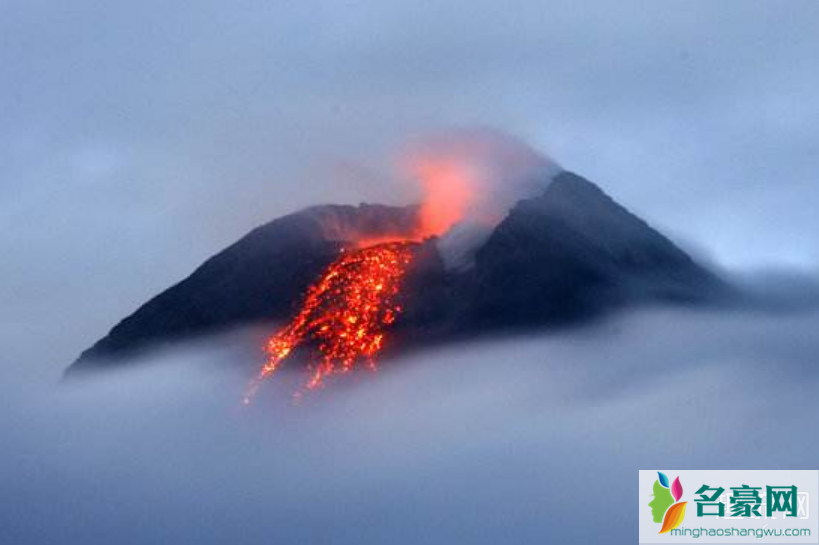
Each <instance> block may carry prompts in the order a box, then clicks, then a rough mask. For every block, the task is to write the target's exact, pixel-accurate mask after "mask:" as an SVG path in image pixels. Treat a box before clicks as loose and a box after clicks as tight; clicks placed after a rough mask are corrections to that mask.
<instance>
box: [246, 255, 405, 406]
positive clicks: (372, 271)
mask: <svg viewBox="0 0 819 545" xmlns="http://www.w3.org/2000/svg"><path fill="white" fill-rule="evenodd" d="M412 249H413V243H411V242H389V243H385V244H378V245H374V246H369V247H365V248H358V249H353V250H342V254H341V256H340V257H339V258H338V259H337V260H336V261H335V262H333V263H332V264H331V265H330V266H329V267H327V269H326V270H325V272H324V275H323V276H322V277H321V279H319V280H318V281H317V282H316V283H315V284H313V285H312V286H311V287H310V288H309V290H308V291H307V295H306V297H305V299H304V302H303V303H302V306H301V310H300V311H299V313H298V314H297V315H296V317H295V318H293V320H292V321H291V322H290V323H288V324H287V325H286V326H285V327H284V328H283V329H282V330H280V331H279V332H277V333H276V334H275V335H273V336H272V337H270V339H268V341H267V347H266V351H267V355H268V359H267V363H266V364H265V365H264V366H263V367H262V369H261V371H260V372H259V374H258V375H257V376H256V378H255V379H254V380H253V381H252V382H251V383H250V385H249V386H248V389H247V392H246V394H245V397H244V403H245V404H248V403H250V401H251V399H252V397H253V395H254V394H255V393H256V391H257V390H258V388H259V386H260V385H261V383H262V381H264V379H266V378H267V377H270V376H271V375H273V374H274V373H275V372H276V371H277V370H279V369H280V367H281V364H282V362H283V361H284V360H285V359H287V357H288V356H290V355H291V354H292V353H293V351H294V350H295V349H296V348H297V347H298V346H300V345H309V347H310V349H311V350H313V352H314V356H313V360H312V362H311V364H310V378H309V379H308V381H307V383H306V384H305V388H306V389H307V390H314V389H316V388H319V387H321V386H322V385H323V384H324V380H325V378H327V377H329V376H331V375H334V374H340V373H347V372H349V371H351V370H353V369H354V368H355V367H356V366H357V364H359V363H362V364H363V365H365V366H366V367H369V368H370V369H373V370H374V369H375V368H376V362H375V356H376V354H377V353H378V352H379V351H380V350H381V348H382V347H383V344H384V336H385V332H386V330H387V328H388V327H389V326H390V325H391V324H392V323H393V322H394V321H395V320H396V317H397V316H398V314H399V313H400V312H401V306H400V305H399V304H398V303H397V302H396V296H397V295H398V293H399V290H400V285H401V281H402V279H403V277H404V274H405V272H406V269H407V265H409V263H410V261H411V259H412ZM296 395H297V396H299V395H301V392H297V393H296Z"/></svg>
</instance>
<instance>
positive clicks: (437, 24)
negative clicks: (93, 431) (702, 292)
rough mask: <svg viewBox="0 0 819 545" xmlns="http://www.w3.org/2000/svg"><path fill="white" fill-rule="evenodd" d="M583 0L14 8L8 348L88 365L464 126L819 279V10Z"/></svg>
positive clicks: (741, 262)
mask: <svg viewBox="0 0 819 545" xmlns="http://www.w3.org/2000/svg"><path fill="white" fill-rule="evenodd" d="M580 4H581V3H579V2H576V1H572V2H565V3H558V2H548V3H547V2H540V1H529V2H514V3H513V2H485V1H480V0H478V1H475V0H472V1H470V2H468V3H465V2H459V3H452V4H432V3H423V7H420V6H421V5H422V3H419V2H417V1H415V0H413V1H404V0H399V1H390V2H369V3H364V2H310V1H299V2H288V3H285V2H269V1H264V0H251V1H234V2H219V3H217V2H207V1H201V2H197V3H195V5H194V4H191V3H189V2H181V1H178V0H161V1H144V2H129V3H126V2H112V1H110V0H99V1H92V0H74V1H72V2H46V1H40V0H21V1H16V0H2V1H1V2H0V82H2V85H0V119H2V122H0V252H2V255H3V259H2V260H0V277H2V285H1V286H0V302H2V308H3V310H2V311H0V324H2V325H3V329H4V339H3V340H4V341H9V342H17V340H19V339H23V340H25V341H26V342H25V344H26V345H27V347H26V349H27V350H30V343H29V342H27V341H28V340H30V339H32V338H39V339H46V340H47V343H46V344H48V346H49V347H50V348H49V350H48V351H45V349H42V350H41V352H40V353H39V355H40V356H43V357H47V358H51V356H52V355H53V354H60V355H61V356H60V357H59V358H58V357H56V356H54V358H53V359H54V363H53V365H57V363H59V364H60V365H64V364H65V363H67V362H66V361H63V360H64V357H65V354H71V355H72V356H71V357H73V355H74V353H75V352H76V351H77V350H79V349H81V348H84V347H86V346H87V345H88V344H89V343H90V342H91V341H92V340H93V339H94V338H97V337H99V336H100V334H102V333H104V331H106V330H107V329H108V328H109V327H110V326H111V325H112V324H113V323H115V322H116V321H117V320H118V319H120V318H121V317H122V316H123V315H125V314H127V313H128V312H130V311H131V310H133V309H134V307H135V306H137V305H138V304H139V303H141V302H143V301H144V300H145V299H147V298H148V297H150V296H151V295H153V294H155V293H156V292H158V291H159V290H161V289H164V288H165V287H167V286H168V285H169V284H171V283H173V282H175V281H177V280H179V279H180V278H182V277H184V276H185V275H187V274H188V273H189V272H190V271H191V270H192V269H193V268H194V267H195V266H196V265H198V264H199V263H200V262H201V261H202V260H203V259H205V258H206V257H208V256H209V255H211V254H212V253H214V252H215V251H217V250H219V249H221V248H222V247H224V246H225V245H227V244H229V243H231V242H232V241H234V240H235V239H236V238H238V237H239V236H241V235H242V234H244V233H245V232H246V231H247V230H249V229H250V228H252V227H253V226H255V225H257V224H259V223H262V222H264V221H267V220H269V219H271V218H273V217H275V216H278V215H281V214H283V213H286V212H289V211H292V210H295V209H297V208H300V207H302V206H305V205H308V204H313V203H320V202H327V201H337V202H352V203H357V202H359V201H365V200H366V201H389V202H399V201H402V200H405V199H408V198H411V194H410V193H409V192H408V191H407V190H406V188H405V187H403V186H400V185H396V184H395V183H394V181H392V180H391V178H390V175H389V174H390V171H389V164H390V161H391V158H392V157H393V156H394V154H395V153H396V152H397V150H400V149H401V148H402V146H403V145H405V143H406V142H407V141H409V140H412V139H413V138H417V137H419V136H422V135H424V134H428V133H434V132H435V131H437V130H441V129H448V128H452V127H462V126H476V125H479V126H490V127H495V128H497V129H500V130H503V131H506V132H509V133H511V134H513V135H515V136H517V137H519V138H521V139H523V140H525V141H527V142H529V143H530V144H531V145H532V146H534V147H535V148H537V149H539V150H541V151H542V152H544V153H546V154H548V155H550V156H552V157H554V158H555V159H556V160H557V161H559V162H560V163H561V164H562V165H564V166H565V167H567V168H569V169H571V170H574V171H576V172H578V173H580V174H582V175H584V176H586V177H588V178H590V179H592V180H593V181H595V182H597V183H598V184H599V185H601V186H602V187H603V188H604V189H605V190H606V191H607V192H609V193H610V194H611V195H612V196H614V197H615V198H616V199H618V200H619V201H620V202H622V203H623V204H625V205H626V206H628V207H630V208H631V209H632V210H634V211H635V212H637V213H638V214H640V215H641V216H643V217H644V218H646V219H647V220H649V222H650V223H652V224H653V225H655V226H657V227H659V228H660V229H662V230H664V231H665V232H667V233H668V234H670V235H671V236H672V237H673V238H674V239H675V240H677V241H679V242H681V243H682V244H683V245H685V246H686V247H689V248H695V249H696V250H697V251H698V252H699V253H701V254H703V255H704V256H707V257H708V259H710V260H713V261H715V262H717V263H719V264H720V265H722V266H726V267H729V268H758V267H769V266H778V267H792V268H798V269H802V270H806V271H814V272H815V271H817V270H819V228H817V227H819V220H817V219H816V211H817V210H819V180H817V172H819V92H817V88H819V69H818V67H819V65H818V64H817V62H818V61H817V60H818V59H819V32H817V29H819V2H815V1H806V2H796V1H792V2H787V3H784V2H764V3H763V2H751V1H742V2H719V3H715V2H641V3H628V2H616V3H615V2H605V3H603V2H601V3H599V4H597V5H595V3H589V2H584V3H582V4H583V7H580ZM69 317H71V319H69ZM6 337H7V338H6ZM19 342H20V344H21V345H22V344H23V342H24V341H19ZM7 346H8V343H7ZM21 350H22V349H21ZM15 354H16V352H15V351H14V348H12V349H11V355H12V356H14V355H15ZM7 355H8V352H7ZM20 355H22V352H20ZM60 358H63V359H62V360H61V359H60ZM58 360H59V361H58ZM49 361H51V360H49ZM50 365H52V364H51V363H50Z"/></svg>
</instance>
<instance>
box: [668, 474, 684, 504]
mask: <svg viewBox="0 0 819 545" xmlns="http://www.w3.org/2000/svg"><path fill="white" fill-rule="evenodd" d="M682 492H683V491H682V485H681V484H680V478H679V477H677V478H676V479H674V484H672V485H671V495H672V496H674V501H680V498H682Z"/></svg>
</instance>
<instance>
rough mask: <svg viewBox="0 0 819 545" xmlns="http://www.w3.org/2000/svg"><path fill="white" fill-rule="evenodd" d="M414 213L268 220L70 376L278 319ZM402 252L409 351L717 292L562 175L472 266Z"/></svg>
mask: <svg viewBox="0 0 819 545" xmlns="http://www.w3.org/2000/svg"><path fill="white" fill-rule="evenodd" d="M417 214H418V207H415V206H406V207H394V206H386V205H378V204H361V205H359V206H348V205H326V206H316V207H311V208H307V209H305V210H303V211H301V212H297V213H295V214H290V215H288V216H284V217H282V218H279V219H276V220H273V221H271V222H269V223H267V224H265V225H263V226H261V227H259V228H257V229H254V230H253V231H251V232H250V233H249V234H248V235H246V236H245V237H243V238H241V239H240V240H239V241H238V242H236V243H235V244H233V245H231V246H229V247H228V248H226V249H225V250H223V251H222V252H219V253H218V254H216V255H215V256H213V257H212V258H210V259H208V260H207V261H206V262H205V263H203V264H202V265H201V266H200V267H199V268H197V269H196V270H195V271H194V272H193V273H192V274H191V275H190V276H189V277H188V278H186V279H185V280H183V281H181V282H179V283H178V284H176V285H175V286H172V287H171V288H168V289H167V290H165V291H164V292H162V293H160V294H159V295H157V296H156V297H154V298H153V299H151V300H150V301H148V302H147V303H145V304H144V305H143V306H142V307H140V308H139V309H138V310H137V311H136V312H134V313H133V314H132V315H130V316H128V317H127V318H125V319H124V320H122V322H120V323H119V324H117V325H116V326H115V327H114V328H113V329H112V330H111V332H110V333H109V334H108V335H107V336H105V337H104V338H102V339H101V340H100V341H98V342H97V343H96V344H95V345H94V346H93V347H92V348H90V349H89V350H87V351H86V352H84V353H83V354H82V355H81V356H80V358H79V359H78V361H77V362H75V363H74V364H73V365H72V366H71V367H70V370H71V371H77V370H83V369H92V368H99V367H100V366H102V365H106V366H107V364H106V362H112V361H121V360H124V359H125V358H126V357H127V356H129V355H132V354H134V353H136V352H137V351H140V350H143V349H146V348H150V347H153V346H156V345H161V344H167V343H170V342H175V341H178V340H181V339H185V338H189V337H193V336H198V335H203V334H207V333H211V332H216V331H220V330H225V329H228V328H232V327H236V326H240V325H243V324H249V323H257V322H268V321H276V320H285V319H287V318H288V317H290V316H292V315H293V312H294V309H295V308H296V307H297V305H298V303H299V302H300V301H301V299H302V297H303V294H304V293H305V291H306V290H307V288H308V286H309V285H310V284H311V283H312V282H313V281H315V280H316V279H317V278H318V277H319V276H320V275H321V274H322V271H324V270H325V268H326V267H328V266H329V265H330V263H332V262H333V261H334V260H335V259H336V258H337V257H338V255H339V252H340V251H341V249H342V248H343V247H345V246H347V245H348V244H349V243H350V242H354V241H357V240H360V239H362V238H363V239H369V238H372V239H379V238H389V237H390V236H394V235H401V234H406V233H409V232H412V230H413V227H414V226H415V224H416V222H417ZM412 252H413V254H414V256H415V257H414V259H413V264H412V266H411V268H410V270H409V271H408V276H407V278H406V279H405V288H404V289H403V293H402V298H403V300H404V302H405V304H404V307H405V312H404V314H403V316H402V318H401V320H398V321H397V322H396V324H395V327H394V330H395V331H394V334H395V335H396V336H398V337H399V338H400V339H403V340H404V341H406V342H414V343H422V342H425V341H431V340H433V339H434V340H435V341H441V340H445V339H447V338H449V337H451V336H453V335H457V336H464V335H474V334H478V333H479V332H481V331H485V330H487V329H508V328H520V327H537V326H543V325H547V324H550V323H559V322H565V321H570V320H577V319H579V318H582V317H584V316H590V315H593V314H595V313H598V312H600V311H603V310H605V309H609V308H614V307H618V306H623V305H628V304H635V303H640V302H643V301H647V300H652V299H655V300H656V299H663V300H674V301H684V302H686V303H694V302H702V301H706V300H710V299H713V297H714V296H715V294H718V293H719V292H720V290H721V288H722V284H721V283H720V282H719V281H718V280H717V279H716V278H715V277H714V276H713V275H711V273H709V272H708V271H706V270H705V269H703V268H702V267H700V266H699V265H697V264H696V263H695V262H694V261H693V260H692V259H691V258H690V257H689V256H688V255H687V254H685V252H683V251H682V250H680V249H679V248H677V246H675V245H674V244H673V243H672V242H671V241H670V240H668V239H667V238H666V237H664V236H663V235H662V234H660V233H659V232H657V231H656V230H654V229H652V228H651V227H650V226H648V225H647V224H646V223H645V222H644V221H643V220H641V219H640V218H638V217H637V216H635V215H634V214H632V213H631V212H629V211H628V210H627V209H626V208H624V207H623V206H621V205H619V204H618V203H617V202H615V201H614V200H613V199H612V198H611V197H609V196H608V195H607V194H606V193H604V192H603V191H602V190H601V189H600V188H598V187H597V186H596V185H595V184H593V183H592V182H590V181H588V180H586V179H584V178H582V177H581V176H578V175H576V174H573V173H571V172H562V173H560V174H558V175H557V176H555V177H554V179H553V181H552V182H551V183H550V184H549V185H548V186H547V187H546V189H545V190H544V191H543V192H542V194H540V195H538V196H536V197H533V198H529V199H524V200H522V201H520V202H518V203H517V204H516V205H515V206H514V207H513V208H512V210H511V211H510V212H509V214H508V215H507V216H506V217H505V218H504V219H503V220H502V221H501V222H500V223H499V224H498V225H497V227H496V228H495V229H494V230H493V231H492V232H491V234H490V235H489V236H488V238H486V239H485V241H483V242H482V243H481V245H480V246H479V248H478V249H477V250H476V252H475V254H474V265H473V266H472V267H470V268H468V269H465V270H464V269H456V270H449V269H447V268H446V267H444V262H443V259H442V258H441V255H440V253H439V252H438V250H437V244H436V240H435V239H430V240H427V241H426V242H424V243H421V244H415V245H414V246H413V249H412ZM398 344H401V343H398Z"/></svg>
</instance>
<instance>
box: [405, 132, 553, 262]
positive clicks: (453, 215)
mask: <svg viewBox="0 0 819 545" xmlns="http://www.w3.org/2000/svg"><path fill="white" fill-rule="evenodd" d="M402 163H403V168H404V169H405V170H406V171H407V173H408V174H409V175H410V176H412V177H413V178H414V180H416V181H417V182H420V185H421V186H422V197H421V208H420V213H419V215H420V223H421V227H420V229H421V232H422V233H423V234H432V235H439V236H440V238H439V240H438V241H437V246H438V249H439V251H440V253H441V256H442V258H443V260H444V263H445V265H446V266H447V267H448V268H456V269H462V268H467V267H469V266H470V265H471V264H472V258H473V254H474V252H475V250H477V248H478V247H479V246H480V245H481V244H482V243H483V242H484V241H485V240H486V239H487V238H488V237H489V235H490V234H491V232H492V230H493V229H494V228H495V227H496V226H497V224H498V223H500V221H501V220H502V219H503V218H504V217H505V216H506V215H507V213H508V212H509V210H510V209H511V208H512V207H513V206H514V205H515V204H516V203H517V202H518V201H520V200H521V199H526V198H530V197H534V196H536V195H539V194H541V193H542V192H543V191H544V190H545V189H546V187H547V186H548V185H549V183H550V182H551V180H552V178H553V177H554V176H555V175H557V174H558V173H560V172H561V170H562V169H561V167H560V166H559V165H558V164H557V162H555V161H554V160H553V159H551V158H549V157H547V156H546V155H544V154H542V153H540V152H538V151H535V150H534V149H533V148H532V147H531V146H529V145H528V144H526V143H525V142H523V141H521V140H519V139H517V138H515V137H514V136H512V135H509V134H505V133H503V132H501V131H499V130H496V129H489V128H473V129H461V130H457V131H454V130H453V131H448V132H444V133H440V134H437V135H433V136H430V137H428V138H426V139H425V140H423V141H422V142H417V143H415V144H414V145H412V146H411V148H410V150H409V151H408V152H406V154H405V157H404V159H403V161H402Z"/></svg>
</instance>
